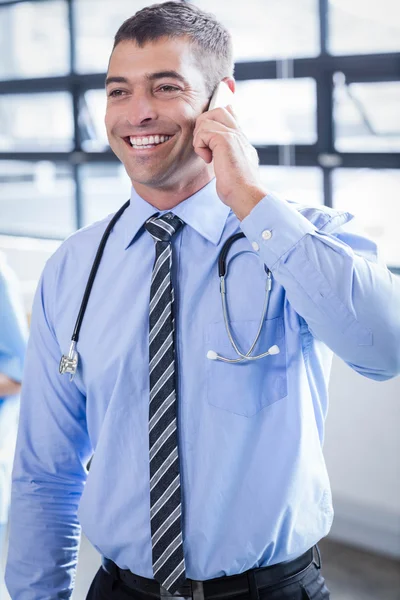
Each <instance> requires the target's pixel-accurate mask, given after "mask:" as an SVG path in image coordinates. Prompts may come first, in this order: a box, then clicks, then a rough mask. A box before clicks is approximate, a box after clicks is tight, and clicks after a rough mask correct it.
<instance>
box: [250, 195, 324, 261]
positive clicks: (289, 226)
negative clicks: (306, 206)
mask: <svg viewBox="0 0 400 600" xmlns="http://www.w3.org/2000/svg"><path fill="white" fill-rule="evenodd" d="M240 227H241V229H242V231H243V233H244V234H245V236H246V237H247V239H248V240H249V241H250V243H251V245H252V246H253V249H254V250H255V251H256V252H259V253H260V255H261V257H262V259H263V261H264V263H265V264H266V265H267V267H268V268H269V269H271V270H272V269H273V267H274V266H275V264H276V263H277V262H278V261H279V260H280V259H281V258H282V256H283V255H284V254H286V252H288V251H289V250H290V249H291V248H293V246H295V245H296V244H297V243H298V242H299V241H300V240H301V239H302V238H303V237H304V236H305V235H306V234H307V233H314V232H315V231H316V227H315V226H314V225H313V224H312V223H311V222H310V221H309V220H308V219H306V218H305V217H303V215H301V214H300V213H299V212H298V211H297V210H296V209H295V208H294V207H293V206H291V205H290V204H289V202H288V201H287V200H284V199H282V198H279V197H278V196H277V195H275V194H272V193H268V194H267V196H265V197H264V198H263V199H262V200H261V201H260V202H259V203H258V204H257V205H256V206H255V207H254V208H253V210H252V211H251V212H250V214H249V215H247V217H245V218H244V219H243V221H242V222H241V224H240Z"/></svg>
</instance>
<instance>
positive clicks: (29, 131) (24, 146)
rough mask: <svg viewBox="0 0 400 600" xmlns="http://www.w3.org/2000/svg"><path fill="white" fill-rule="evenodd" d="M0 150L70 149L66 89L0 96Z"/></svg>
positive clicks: (70, 135)
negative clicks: (54, 91)
mask: <svg viewBox="0 0 400 600" xmlns="http://www.w3.org/2000/svg"><path fill="white" fill-rule="evenodd" d="M0 122H1V123H2V127H1V130H0V151H2V152H7V151H13V150H14V151H21V152H25V151H29V152H30V151H38V152H40V151H47V150H54V151H68V150H71V149H72V139H73V120H72V102H71V97H70V95H69V94H67V93H66V92H56V93H48V94H5V95H1V96H0Z"/></svg>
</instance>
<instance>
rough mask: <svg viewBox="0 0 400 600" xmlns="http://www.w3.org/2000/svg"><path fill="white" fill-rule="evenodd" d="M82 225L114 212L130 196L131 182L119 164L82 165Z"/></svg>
mask: <svg viewBox="0 0 400 600" xmlns="http://www.w3.org/2000/svg"><path fill="white" fill-rule="evenodd" d="M80 178H81V182H82V194H83V206H84V214H83V223H84V225H89V224H90V223H93V222H94V221H99V220H100V219H104V217H106V216H107V215H109V214H110V213H113V212H116V211H117V210H118V209H119V208H120V207H121V206H122V205H123V204H125V202H126V201H127V200H129V198H130V195H131V185H132V184H131V181H130V179H129V177H128V175H127V174H126V171H125V168H124V166H123V165H122V164H119V163H110V164H92V165H82V166H81V167H80Z"/></svg>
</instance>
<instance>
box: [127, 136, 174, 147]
mask: <svg viewBox="0 0 400 600" xmlns="http://www.w3.org/2000/svg"><path fill="white" fill-rule="evenodd" d="M171 138H172V135H149V136H147V137H133V136H131V137H129V142H130V145H131V146H132V148H154V147H155V146H158V145H159V144H162V143H164V142H167V141H168V140H170V139H171Z"/></svg>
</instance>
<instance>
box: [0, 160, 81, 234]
mask: <svg viewBox="0 0 400 600" xmlns="http://www.w3.org/2000/svg"><path fill="white" fill-rule="evenodd" d="M74 194H75V184H74V182H73V179H72V174H71V168H70V167H69V166H68V165H66V164H58V163H52V162H48V161H40V162H22V161H0V223H1V225H0V228H1V232H2V233H14V234H17V233H18V234H24V235H27V236H29V235H36V236H42V237H46V236H48V237H60V238H64V237H66V236H67V235H69V234H70V233H71V232H72V231H74V229H75V216H74V215H75V213H74Z"/></svg>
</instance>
